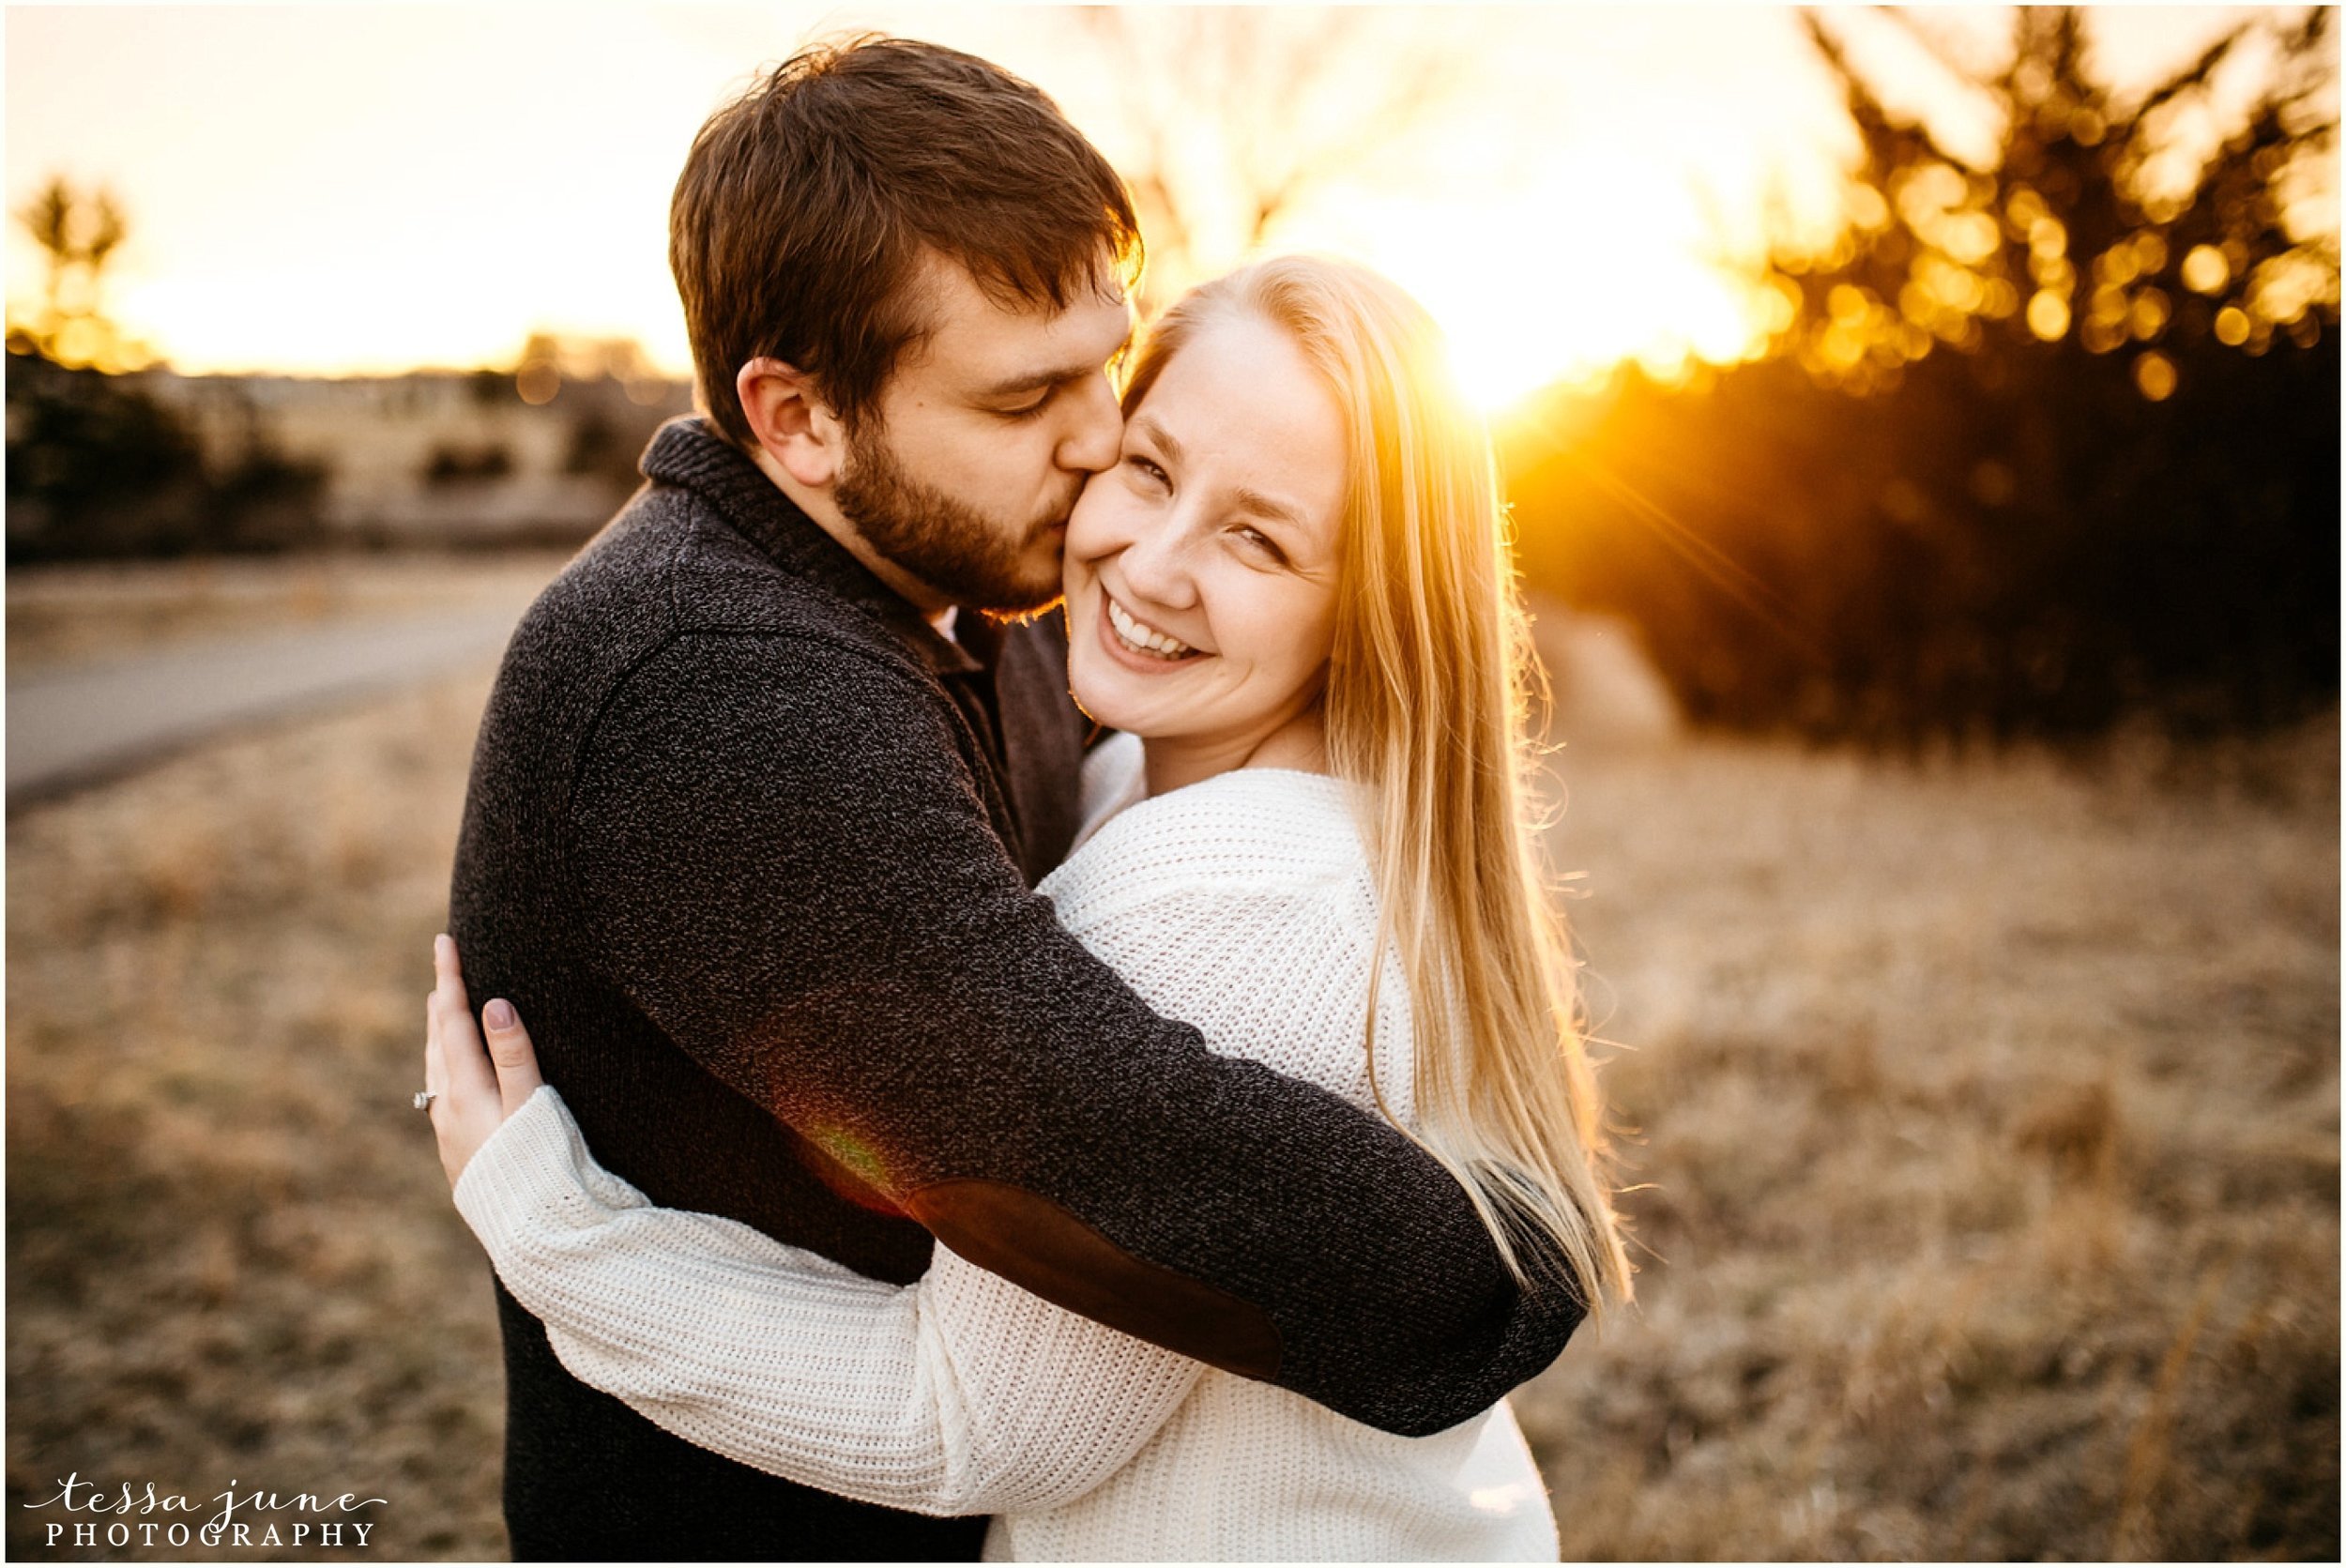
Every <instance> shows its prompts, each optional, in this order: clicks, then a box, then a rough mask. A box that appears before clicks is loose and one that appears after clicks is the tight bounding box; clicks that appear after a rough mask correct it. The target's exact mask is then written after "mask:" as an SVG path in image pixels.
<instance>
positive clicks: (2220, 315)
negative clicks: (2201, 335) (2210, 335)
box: [2216, 305, 2248, 348]
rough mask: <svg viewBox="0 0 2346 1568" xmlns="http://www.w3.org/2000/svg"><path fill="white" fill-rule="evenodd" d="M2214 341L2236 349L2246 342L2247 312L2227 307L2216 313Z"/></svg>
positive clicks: (2230, 306) (2238, 308)
mask: <svg viewBox="0 0 2346 1568" xmlns="http://www.w3.org/2000/svg"><path fill="white" fill-rule="evenodd" d="M2216 341H2217V343H2225V344H2228V345H2229V346H2231V347H2232V348H2238V347H2239V346H2240V345H2241V344H2242V343H2247V341H2248V312H2246V311H2244V310H2242V309H2241V308H2240V307H2239V306H2237V305H2227V306H2225V307H2224V308H2223V309H2222V310H2220V311H2218V312H2216Z"/></svg>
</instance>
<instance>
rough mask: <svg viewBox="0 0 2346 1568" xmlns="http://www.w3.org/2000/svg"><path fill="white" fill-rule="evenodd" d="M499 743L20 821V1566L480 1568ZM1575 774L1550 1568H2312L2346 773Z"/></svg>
mask: <svg viewBox="0 0 2346 1568" xmlns="http://www.w3.org/2000/svg"><path fill="white" fill-rule="evenodd" d="M486 690H487V676H486V673H485V672H480V673H476V674H473V675H469V676H466V677H463V678H461V679H453V680H449V681H445V682H442V683H440V684H437V685H435V686H434V687H432V688H430V689H428V690H425V691H421V692H419V693H413V694H410V695H407V696H404V697H401V698H398V699H396V700H393V701H388V702H384V703H381V704H378V705H375V706H373V707H371V708H366V709H364V710H361V711H357V712H351V713H346V714H343V715H340V716H336V717H331V718H327V719H322V720H317V721H314V722H311V723H304V724H301V725H298V726H294V727H287V728H283V729H280V730H277V731H274V732H270V733H264V734H256V735H251V736H246V737H243V738H234V739H230V740H225V741H221V742H219V743H216V744H214V745H212V746H210V747H207V748H206V749H204V750H201V751H199V752H196V753H192V754H187V755H183V756H181V757H179V758H177V759H175V760H174V761H172V762H170V763H167V764H165V765H163V766H161V767H159V768H157V769H154V770H152V771H150V772H147V773H145V774H143V775H141V776H138V777H136V778H132V779H129V780H126V781H123V782H120V783H117V784H113V785H111V786H108V787H106V788H103V789H99V790H94V791H91V792H89V793H86V794H84V795H80V796H77V797H73V798H71V799H65V800H61V801H57V802H54V803H52V804H49V805H46V806H42V807H39V808H38V809H36V810H33V811H31V812H28V813H26V814H22V815H20V816H19V817H17V818H15V819H13V820H11V822H10V823H9V826H8V853H9V863H8V958H9V964H8V1089H9V1094H8V1134H9V1136H8V1183H9V1184H8V1219H9V1225H8V1264H9V1269H8V1307H9V1332H8V1375H9V1384H8V1392H9V1395H10V1403H9V1408H8V1493H9V1504H10V1506H9V1524H8V1547H9V1550H10V1552H11V1554H12V1555H15V1556H19V1557H24V1558H42V1557H52V1556H74V1555H82V1556H92V1555H107V1556H115V1557H120V1556H173V1557H182V1556H197V1557H201V1556H205V1555H207V1554H205V1553H203V1552H202V1551H200V1550H198V1551H193V1552H188V1551H180V1552H166V1551H160V1550H159V1551H157V1552H153V1553H147V1552H143V1551H140V1550H138V1549H137V1548H135V1547H134V1548H132V1549H131V1550H129V1551H127V1552H124V1551H112V1552H107V1553H104V1554H91V1553H82V1554H74V1553H70V1552H64V1551H57V1552H53V1551H51V1550H49V1549H47V1548H45V1547H44V1546H43V1545H41V1542H40V1536H39V1532H38V1524H39V1523H40V1522H41V1520H42V1518H43V1517H44V1515H43V1514H42V1513H41V1512H39V1511H35V1510H28V1509H25V1508H23V1507H22V1506H20V1505H21V1504H23V1503H24V1502H28V1501H34V1500H38V1499H42V1498H46V1497H48V1496H50V1495H51V1494H52V1493H53V1491H54V1490H55V1485H56V1482H57V1480H58V1479H59V1478H62V1477H63V1476H64V1475H66V1474H67V1473H68V1472H69V1471H78V1472H79V1474H80V1475H81V1476H82V1478H83V1479H84V1480H85V1481H86V1480H101V1481H104V1482H106V1483H108V1484H121V1483H123V1482H130V1483H134V1484H139V1483H144V1482H146V1481H149V1480H152V1481H154V1482H156V1483H158V1484H159V1485H160V1486H163V1487H165V1488H176V1489H178V1490H181V1491H184V1492H186V1493H188V1494H190V1496H191V1497H195V1498H198V1499H205V1498H208V1497H209V1496H210V1495H211V1494H214V1493H217V1492H218V1491H220V1490H221V1488H223V1487H225V1486H226V1485H228V1484H229V1483H230V1482H231V1480H232V1479H234V1480H235V1481H236V1482H237V1483H239V1484H240V1485H241V1486H242V1487H244V1488H247V1489H250V1488H251V1487H253V1486H256V1485H258V1486H267V1487H271V1488H275V1489H278V1490H281V1491H286V1492H291V1491H294V1490H298V1489H305V1488H308V1489H318V1490H328V1491H332V1492H340V1491H343V1490H356V1491H358V1492H360V1493H361V1494H362V1495H375V1496H381V1497H384V1498H387V1499H390V1500H389V1502H388V1504H386V1505H384V1506H382V1507H379V1508H374V1509H372V1510H370V1511H369V1512H368V1514H367V1515H365V1516H367V1517H370V1518H373V1519H374V1520H375V1521H376V1522H377V1524H378V1529H377V1532H376V1534H375V1536H374V1540H373V1545H371V1546H370V1548H369V1549H368V1551H367V1552H366V1553H364V1554H363V1555H365V1556H368V1557H373V1558H433V1559H454V1558H473V1557H495V1556H498V1555H500V1554H501V1553H502V1552H503V1550H504V1539H503V1532H502V1529H501V1526H500V1524H499V1522H498V1518H497V1512H496V1484H497V1468H498V1430H499V1422H500V1419H501V1418H500V1407H501V1388H500V1379H499V1374H498V1370H497V1363H496V1351H495V1343H496V1341H495V1326H494V1321H493V1314H492V1311H491V1307H490V1302H489V1293H488V1283H487V1273H486V1270H485V1266H484V1265H483V1264H482V1263H481V1261H480V1256H479V1254H478V1251H477V1249H476V1248H475V1247H474V1245H473V1243H472V1241H470V1239H469V1237H468V1236H467V1235H466V1234H465V1230H464V1228H463V1225H462V1224H461V1222H459V1221H458V1220H457V1218H456V1216H455V1214H454V1212H453V1211H452V1210H450V1209H449V1206H448V1203H447V1198H446V1193H445V1188H444V1184H443V1182H442V1181H441V1179H440V1176H439V1172H438V1169H437V1167H436V1165H435V1164H434V1161H433V1159H432V1155H431V1149H430V1139H429V1136H428V1130H427V1127H426V1124H425V1122H424V1120H423V1119H422V1118H421V1117H419V1116H418V1115H417V1114H416V1113H415V1112H414V1111H412V1110H410V1109H409V1108H408V1107H407V1095H408V1093H409V1092H410V1091H411V1090H412V1088H414V1086H415V1083H416V1081H417V1078H418V1074H419V1065H418V1057H419V1028H418V1026H419V1014H420V1001H421V997H422V993H423V991H424V989H425V987H426V985H427V982H428V979H429V976H428V972H427V952H426V943H427V940H428V938H429V936H430V935H431V933H432V932H433V931H434V929H436V928H437V926H438V924H439V923H440V920H441V917H442V911H443V909H444V907H445V898H446V876H447V867H448V861H449V853H450V850H451V847H452V839H453V833H454V828H455V822H456V817H457V812H458V808H459V804H460V801H461V799H462V795H463V787H464V775H465V763H466V758H467V755H468V754H469V750H470V746H471V740H472V727H473V722H474V719H475V717H476V715H477V713H478V710H479V707H480V702H481V700H482V698H483V696H484V695H485V693H486ZM1561 770H1562V772H1563V774H1564V776H1566V777H1568V778H1569V779H1570V780H1571V781H1572V799H1571V805H1570V810H1569V812H1568V813H1567V814H1566V816H1565V818H1564V826H1563V827H1562V828H1561V830H1559V831H1558V833H1557V835H1556V836H1555V838H1554V840H1553V845H1554V850H1555V857H1556V860H1557V863H1558V864H1559V865H1560V866H1568V867H1573V868H1581V869H1585V871H1586V872H1587V874H1588V875H1587V876H1586V877H1585V879H1584V880H1582V881H1580V882H1578V883H1577V884H1575V886H1576V887H1577V888H1578V889H1580V890H1582V893H1581V896H1579V898H1578V900H1577V903H1576V905H1575V906H1574V909H1575V915H1576V918H1577V922H1578V926H1579V930H1580V932H1581V936H1582V939H1583V941H1584V944H1585V946H1586V948H1587V951H1588V954H1589V958H1590V969H1591V973H1592V977H1593V981H1594V984H1593V986H1592V996H1593V998H1594V1001H1595V1004H1596V1008H1597V1011H1598V1012H1599V1014H1600V1015H1601V1016H1602V1017H1603V1019H1604V1024H1605V1027H1604V1028H1603V1030H1602V1031H1601V1032H1602V1033H1603V1034H1604V1035H1606V1036H1607V1038H1609V1039H1613V1040H1619V1041H1622V1042H1625V1043H1628V1044H1629V1045H1630V1046H1633V1047H1634V1049H1630V1050H1623V1051H1619V1052H1616V1053H1614V1054H1613V1058H1612V1060H1611V1062H1610V1064H1609V1066H1608V1069H1607V1083H1608V1085H1609V1086H1610V1089H1611V1092H1612V1094H1613V1096H1614V1098H1615V1101H1616V1104H1617V1108H1618V1116H1619V1119H1621V1120H1622V1121H1623V1122H1625V1123H1627V1124H1630V1125H1632V1126H1634V1127H1635V1128H1636V1129H1637V1130H1638V1131H1637V1132H1636V1134H1634V1136H1632V1137H1630V1138H1629V1139H1628V1140H1627V1153H1628V1155H1629V1158H1630V1160H1631V1162H1632V1163H1633V1165H1634V1166H1635V1169H1634V1171H1633V1172H1632V1178H1633V1179H1634V1180H1637V1181H1639V1182H1641V1183H1645V1184H1647V1185H1646V1186H1645V1187H1644V1188H1643V1190H1641V1191H1639V1192H1638V1193H1637V1194H1636V1195H1634V1196H1633V1197H1632V1198H1631V1199H1630V1200H1629V1207H1630V1209H1631V1210H1632V1212H1633V1213H1634V1214H1635V1216H1636V1220H1637V1225H1638V1237H1639V1241H1640V1243H1641V1245H1640V1253H1641V1256H1642V1257H1643V1261H1644V1272H1643V1274H1642V1276H1641V1281H1640V1289H1641V1295H1642V1303H1641V1306H1640V1308H1639V1310H1638V1313H1637V1314H1636V1315H1635V1316H1634V1317H1627V1318H1624V1319H1623V1320H1622V1323H1621V1324H1620V1325H1619V1326H1618V1327H1617V1328H1616V1329H1614V1330H1613V1331H1612V1332H1608V1333H1607V1334H1606V1335H1604V1336H1602V1337H1601V1338H1600V1337H1597V1336H1594V1335H1592V1336H1591V1337H1589V1338H1588V1339H1586V1340H1584V1341H1583V1342H1581V1343H1578V1344H1576V1345H1575V1346H1574V1347H1572V1349H1571V1350H1570V1351H1569V1352H1568V1353H1567V1354H1566V1356H1565V1357H1564V1359H1563V1360H1562V1361H1561V1362H1560V1363H1559V1364H1558V1366H1557V1367H1556V1368H1555V1369H1554V1370H1553V1371H1552V1372H1550V1373H1549V1374H1548V1375H1546V1377H1544V1378H1541V1379H1539V1380H1538V1381H1537V1382H1536V1383H1534V1384H1533V1385H1531V1387H1530V1388H1528V1389H1527V1390H1525V1391H1524V1392H1523V1393H1522V1394H1520V1395H1519V1396H1518V1404H1519V1408H1520V1409H1521V1412H1522V1415H1523V1418H1524V1422H1525V1424H1526V1426H1527V1428H1528V1429H1529V1430H1530V1431H1531V1435H1532V1438H1533V1440H1534V1443H1535V1445H1536V1446H1537V1448H1538V1450H1539V1452H1540V1454H1542V1456H1543V1458H1544V1461H1545V1463H1546V1469H1547V1473H1548V1476H1549V1479H1550V1481H1551V1483H1552V1484H1553V1485H1554V1487H1555V1495H1556V1503H1557V1512H1558V1515H1559V1517H1560V1519H1561V1522H1562V1526H1563V1532H1564V1544H1565V1551H1566V1555H1567V1556H1577V1557H1601V1558H1701V1559H1716V1558H1778V1557H1792V1558H1813V1557H1927V1558H2029V1557H2039V1556H2043V1557H2059V1558H2102V1557H2109V1556H2128V1557H2132V1556H2145V1557H2192V1558H2201V1557H2211V1558H2212V1557H2243V1556H2245V1557H2282V1558H2329V1557H2333V1556H2334V1555H2335V1553H2336V1550H2337V1547H2338V797H2337V788H2336V786H2337V777H2338V731H2337V727H2336V724H2335V722H2334V721H2333V722H2332V723H2327V724H2324V725H2321V726H2316V727H2315V728H2313V729H2311V730H2308V731H2306V732H2303V733H2301V734H2299V735H2296V736H2293V737H2291V738H2287V739H2286V740H2284V741H2281V742H2277V743H2271V744H2266V745H2263V746H2257V747H2239V748H2233V749H2232V750H2229V751H2225V752H2221V753H2192V754H2170V753H2166V752H2163V751H2162V750H2160V749H2159V748H2157V747H2156V746H2155V745H2152V744H2150V743H2148V742H2138V743H2134V744H2132V745H2129V746H2120V747H2115V748H2113V749H2112V751H2111V753H2110V755H2109V756H2107V757H2106V758H2104V759H2102V760H2101V761H2099V762H2097V763H2095V764H2092V765H2090V766H2086V767H2082V768H2081V767H2078V766H2074V765H2068V766H2064V765H2059V764H2056V763H2053V762H2051V761H2049V760H2046V759H2043V758H2034V757H2029V758H2019V759H2013V760H2006V761H2002V762H1978V761H1974V762H1971V763H1966V764H1961V765H1957V764H1952V763H1944V764H1939V765H1933V766H1927V767H1905V766H1895V765H1883V764H1877V763H1871V762H1866V761H1862V760H1859V759H1856V758H1852V757H1850V756H1846V755H1838V754H1824V755H1817V754H1805V753H1802V752H1799V751H1796V750H1791V749H1786V748H1779V747H1770V746H1761V745H1757V744H1744V743H1735V742H1728V741H1720V740H1702V741H1698V742H1694V743H1689V744H1686V745H1683V746H1680V747H1674V748H1668V749H1661V750H1653V751H1648V752H1627V751H1624V752H1622V753H1620V754H1613V755H1590V756H1586V757H1583V756H1580V755H1578V754H1577V750H1576V751H1568V752H1567V753H1566V754H1564V758H1563V761H1562V764H1561ZM214 1555H221V1556H231V1555H238V1554H235V1553H228V1552H223V1553H220V1554H214ZM244 1555H251V1554H244ZM282 1555H284V1556H288V1557H301V1556H312V1555H318V1554H316V1553H315V1551H314V1548H312V1549H309V1550H305V1551H301V1552H294V1551H290V1550H289V1551H287V1552H285V1553H283V1554H282ZM324 1555H328V1556H332V1555H335V1554H332V1553H327V1554H324ZM341 1555H343V1556H354V1557H355V1556H358V1555H361V1554H359V1553H357V1552H350V1551H346V1552H344V1553H343V1554H341Z"/></svg>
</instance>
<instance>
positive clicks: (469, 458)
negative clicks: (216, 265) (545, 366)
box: [8, 340, 686, 565]
mask: <svg viewBox="0 0 2346 1568" xmlns="http://www.w3.org/2000/svg"><path fill="white" fill-rule="evenodd" d="M533 341H534V340H533ZM10 350H11V351H10V353H9V355H8V561H9V563H10V564H11V565H26V564H31V563H36V562H41V561H62V560H103V559H119V558H129V557H140V556H190V555H231V554H251V553H267V552H276V551H286V550H300V549H315V548H348V547H351V546H362V547H376V548H380V547H392V546H400V545H424V546H432V547H450V546H454V547H481V548H497V547H504V546H510V545H516V544H530V545H544V544H577V543H581V542H583V541H584V540H586V539H587V537H588V536H589V535H590V534H592V533H593V531H594V530H595V529H596V528H597V527H600V526H601V525H602V523H603V522H604V521H606V520H607V519H608V517H609V516H610V513H611V511H612V510H614V509H615V508H616V507H617V505H618V503H619V502H620V501H621V500H622V499H624V498H625V496H626V495H627V494H628V492H629V491H631V490H632V489H633V488H634V487H635V485H636V484H637V483H638V482H640V476H639V475H638V474H637V473H636V471H635V461H636V457H637V455H638V454H639V453H640V452H641V451H642V450H643V449H644V446H645V444H646V443H647V441H648V440H649V439H650V436H651V434H652V432H653V430H655V429H656V428H657V427H658V425H659V423H660V421H661V420H662V419H665V418H666V417H668V416H669V415H671V414H675V413H679V412H682V411H683V409H684V407H685V406H686V401H685V394H684V392H683V390H682V389H681V388H674V387H670V386H667V385H665V384H653V383H650V382H648V381H641V380H639V381H638V382H636V383H632V384H631V383H628V382H626V381H624V380H622V379H621V378H620V377H617V376H616V375H610V374H603V375H595V376H590V377H583V378H577V377H574V378H572V379H571V380H569V381H567V382H565V381H560V380H556V381H555V382H554V383H553V385H552V386H541V387H540V388H537V390H538V392H539V396H538V397H537V398H536V399H534V400H533V399H531V398H527V397H525V396H524V395H523V394H522V391H521V390H520V388H519V387H518V385H517V378H516V376H515V375H514V374H513V373H510V372H504V371H496V370H481V371H478V372H473V373H465V374H447V373H419V374H418V375H415V376H410V377H404V378H394V379H391V380H389V381H385V382H373V383H365V382H362V383H336V382H318V383H290V384H289V383H286V382H284V381H283V380H282V378H275V381H274V385H273V386H269V385H264V383H267V382H268V381H270V380H271V379H272V378H262V382H257V383H256V382H246V381H241V380H238V379H237V378H233V377H223V378H218V379H206V380H202V381H199V382H182V381H178V380H176V379H175V378H170V377H168V376H166V375H165V374H164V373H160V372H154V371H149V372H143V373H130V374H107V373H101V372H100V371H99V370H96V369H93V368H89V367H83V366H69V365H64V364H60V363H57V362H56V361H54V360H53V359H51V358H48V357H47V356H46V355H45V354H43V353H42V352H40V351H39V349H38V346H37V345H33V344H30V343H25V342H22V341H20V342H16V343H11V345H10ZM529 370H530V366H529V365H528V364H525V367H524V374H525V375H526V374H528V373H529ZM256 386H259V387H261V390H259V391H258V392H256V390H255V388H256ZM287 403H300V404H301V405H302V408H303V411H304V413H305V416H306V423H307V429H308V435H307V438H308V442H309V446H308V449H306V450H302V451H298V452H289V451H288V450H287V449H286V446H285V443H284V440H283V435H282V428H281V426H282V423H283V422H284V420H285V419H286V417H287V414H288V409H287V408H286V406H285V404H287ZM328 421H330V425H329V424H328ZM321 429H330V430H331V431H333V432H336V433H338V434H334V435H333V438H332V439H331V440H330V441H328V442H327V443H326V444H324V445H323V446H322V445H321V441H320V431H321ZM519 437H527V439H526V441H524V442H523V443H522V445H523V446H525V447H526V449H527V452H520V451H517V450H516V440H517V438H519ZM528 453H535V454H536V455H535V456H534V457H529V456H528ZM354 474H355V475H356V476H357V479H356V482H355V483H354V482H350V481H351V480H352V477H353V475H354Z"/></svg>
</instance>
